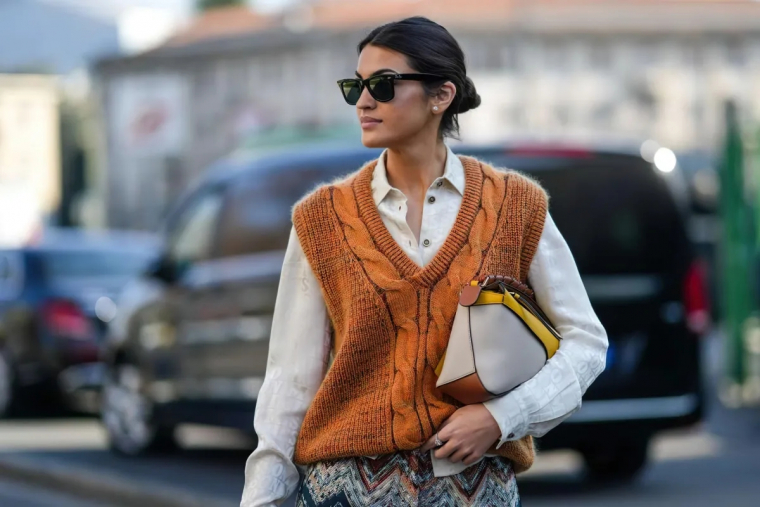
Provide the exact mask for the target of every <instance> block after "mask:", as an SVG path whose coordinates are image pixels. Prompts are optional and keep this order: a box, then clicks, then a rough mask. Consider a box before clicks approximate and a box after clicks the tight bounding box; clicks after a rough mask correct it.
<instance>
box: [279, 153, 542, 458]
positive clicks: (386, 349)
mask: <svg viewBox="0 0 760 507" xmlns="http://www.w3.org/2000/svg"><path fill="white" fill-rule="evenodd" d="M461 159H462V163H463V165H464V169H465V192H464V198H463V200H462V204H461V207H460V210H459V213H458V215H457V219H456V222H455V224H454V227H453V228H452V230H451V232H450V234H449V236H448V237H447V239H446V241H445V243H444V245H443V246H442V247H441V249H440V251H439V252H438V254H437V255H436V256H435V257H434V258H433V259H432V260H431V261H430V263H429V264H427V265H426V266H425V267H420V266H418V265H417V264H415V263H414V262H413V261H412V260H411V259H410V258H409V257H408V256H407V255H406V254H405V253H404V252H403V250H402V249H401V247H400V246H399V245H398V244H397V243H396V242H395V241H394V239H393V238H392V237H391V235H390V232H388V230H387V229H386V228H385V225H384V224H383V222H382V219H381V217H380V215H379V213H378V210H377V207H376V205H375V202H374V200H373V198H372V190H371V188H370V184H371V181H372V174H373V171H374V168H375V165H376V163H375V162H371V163H369V164H368V165H366V166H365V167H363V168H362V169H360V170H359V171H358V172H356V173H354V174H353V175H351V176H349V177H347V178H346V179H344V180H341V181H339V182H337V183H333V184H331V185H326V186H323V187H320V188H318V189H317V190H315V191H314V192H313V193H311V194H310V195H308V196H307V197H305V198H304V199H303V200H301V201H300V202H299V203H298V204H297V205H296V206H295V208H294V212H293V224H294V226H295V230H296V233H297V234H298V239H299V241H300V243H301V246H302V247H303V250H304V253H305V255H306V257H307V259H308V261H309V264H310V265H311V268H312V270H313V272H314V274H315V276H316V278H317V280H318V281H319V284H320V287H321V290H322V294H323V296H324V299H325V303H326V305H327V310H328V312H329V315H330V319H331V321H332V326H333V340H334V343H333V346H334V350H335V351H336V353H335V356H334V359H333V363H332V365H331V367H330V369H329V370H328V372H327V374H326V375H325V378H324V379H323V381H322V384H321V386H320V388H319V390H318V391H317V394H316V396H315V398H314V400H313V401H312V404H311V406H310V407H309V409H308V411H307V413H306V416H305V418H304V421H303V424H302V426H301V429H300V432H299V435H298V438H297V441H296V447H295V455H294V461H295V462H296V463H298V464H301V465H306V464H308V463H313V462H316V461H321V460H327V459H335V458H341V457H349V456H367V455H375V454H388V453H393V452H396V451H399V450H412V449H416V448H418V447H420V446H422V445H423V444H424V443H425V441H426V440H427V439H428V438H430V437H431V436H432V435H433V434H434V433H435V432H436V429H437V428H438V427H439V426H440V425H441V423H442V422H443V421H444V420H446V418H448V417H449V416H450V415H451V414H453V413H454V411H455V410H456V409H457V408H458V407H460V406H461V404H459V403H458V402H457V401H456V400H454V399H453V398H451V397H449V396H446V395H444V394H443V393H441V392H440V391H439V390H438V389H436V387H435V382H436V375H435V372H434V369H435V367H436V365H437V364H438V362H439V361H440V359H441V357H442V355H443V353H444V351H445V350H446V345H447V342H448V338H449V334H450V331H451V326H452V323H453V320H454V314H455V312H456V309H457V304H458V295H459V291H460V289H461V287H462V286H463V285H465V284H466V283H468V282H469V281H470V280H472V279H473V278H475V277H477V276H478V275H480V274H486V273H490V274H502V275H510V276H513V277H515V278H519V279H521V280H523V281H526V279H527V273H528V268H529V266H530V263H531V260H532V258H533V255H534V254H535V251H536V248H537V246H538V240H539V238H540V236H541V232H542V230H543V225H544V220H545V217H546V212H547V204H548V198H547V195H546V192H545V191H544V190H543V189H542V188H541V187H540V186H539V185H538V184H537V183H536V182H534V181H533V180H531V179H529V178H528V177H526V176H523V175H521V174H519V173H517V172H514V171H507V172H503V171H497V170H495V169H493V168H491V167H489V166H488V165H486V164H484V163H481V162H479V161H477V160H475V159H473V158H468V157H461ZM294 353H298V351H294ZM490 452H495V453H497V454H499V455H501V456H504V457H507V458H509V459H510V460H512V463H513V468H514V470H515V471H516V472H521V471H524V470H527V469H528V468H530V466H531V465H532V463H533V459H534V456H535V452H534V448H533V440H532V438H531V437H530V436H527V437H525V438H523V439H521V440H517V441H510V442H507V443H505V444H504V445H503V446H502V447H501V448H500V449H498V450H496V451H494V450H493V448H492V449H491V451H490Z"/></svg>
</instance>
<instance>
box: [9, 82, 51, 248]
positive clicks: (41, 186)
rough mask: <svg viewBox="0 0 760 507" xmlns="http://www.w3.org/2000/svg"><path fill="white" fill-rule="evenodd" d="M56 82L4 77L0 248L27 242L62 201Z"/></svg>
mask: <svg viewBox="0 0 760 507" xmlns="http://www.w3.org/2000/svg"><path fill="white" fill-rule="evenodd" d="M58 102H59V99H58V88H57V83H56V80H55V79H54V78H51V77H48V76H37V75H8V74H0V247H4V246H11V245H19V244H23V243H26V242H27V241H29V240H30V239H31V238H32V237H33V236H34V234H35V233H37V232H38V231H39V230H40V227H41V226H42V224H43V223H44V221H45V220H46V219H47V218H48V217H49V216H50V215H52V214H53V213H55V212H56V211H57V210H58V205H59V203H60V198H61V192H60V188H61V184H60V183H61V180H60V163H61V160H60V137H59V114H58Z"/></svg>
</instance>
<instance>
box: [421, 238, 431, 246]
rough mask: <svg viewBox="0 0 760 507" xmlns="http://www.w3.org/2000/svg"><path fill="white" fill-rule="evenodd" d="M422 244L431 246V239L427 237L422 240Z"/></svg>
mask: <svg viewBox="0 0 760 507" xmlns="http://www.w3.org/2000/svg"><path fill="white" fill-rule="evenodd" d="M422 244H423V245H425V246H430V240H429V239H426V240H425V241H423V242H422Z"/></svg>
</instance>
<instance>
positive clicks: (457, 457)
mask: <svg viewBox="0 0 760 507" xmlns="http://www.w3.org/2000/svg"><path fill="white" fill-rule="evenodd" d="M471 452H472V451H471V450H470V449H466V448H461V449H457V451H456V452H454V453H452V454H451V456H449V461H451V462H452V463H459V462H460V461H463V460H464V458H466V457H467V456H469V455H470V454H471Z"/></svg>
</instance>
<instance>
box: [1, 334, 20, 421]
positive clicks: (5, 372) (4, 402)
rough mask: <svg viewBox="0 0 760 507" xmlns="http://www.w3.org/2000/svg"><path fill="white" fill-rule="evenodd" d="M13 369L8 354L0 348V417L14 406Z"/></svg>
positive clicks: (14, 383)
mask: <svg viewBox="0 0 760 507" xmlns="http://www.w3.org/2000/svg"><path fill="white" fill-rule="evenodd" d="M13 371H14V370H13V364H12V363H11V362H10V361H9V360H8V354H7V353H6V352H5V351H4V350H2V349H0V419H2V418H5V417H7V416H8V415H10V414H11V412H13V410H14V409H15V408H16V401H17V400H16V382H15V375H14V374H13Z"/></svg>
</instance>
